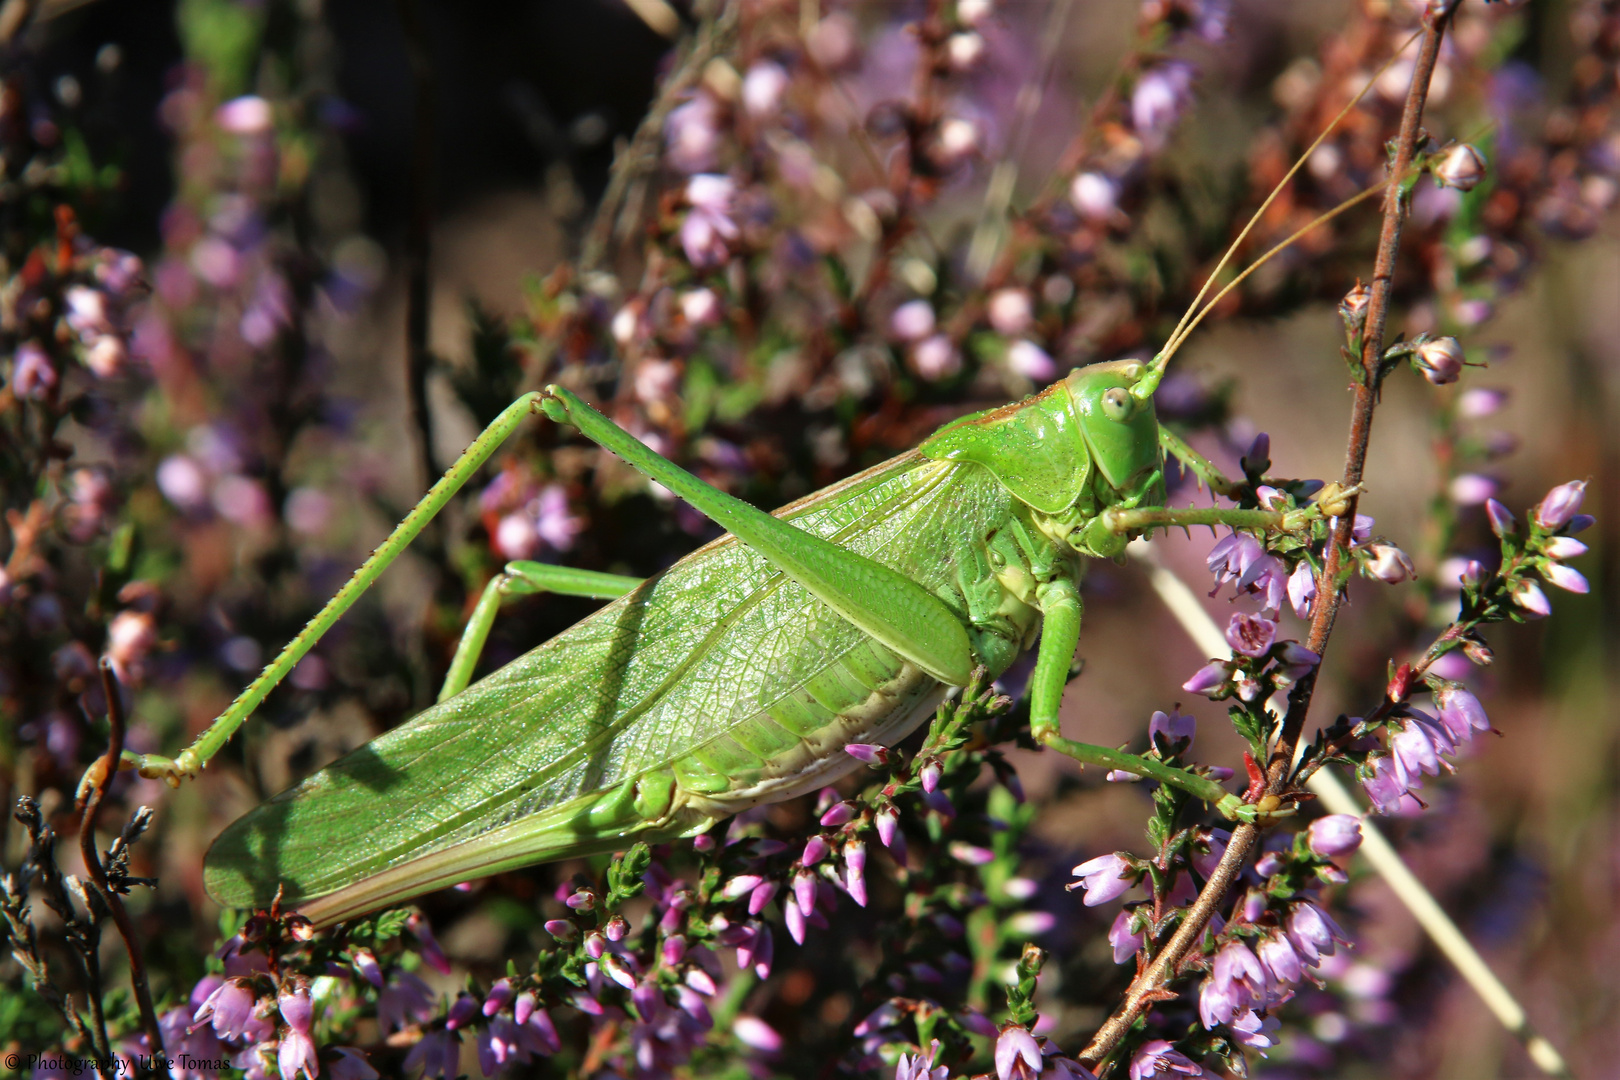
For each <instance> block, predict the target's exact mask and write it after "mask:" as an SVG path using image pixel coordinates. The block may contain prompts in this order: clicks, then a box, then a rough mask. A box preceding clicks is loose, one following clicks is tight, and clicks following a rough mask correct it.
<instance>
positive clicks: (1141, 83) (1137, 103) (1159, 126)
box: [1131, 60, 1193, 149]
mask: <svg viewBox="0 0 1620 1080" xmlns="http://www.w3.org/2000/svg"><path fill="white" fill-rule="evenodd" d="M1192 79H1193V68H1192V65H1191V64H1188V63H1186V62H1185V61H1181V60H1170V61H1167V62H1165V63H1163V64H1160V65H1158V66H1156V67H1152V68H1149V69H1148V70H1147V72H1145V73H1144V74H1143V75H1142V77H1141V78H1140V79H1138V80H1137V81H1136V89H1135V90H1133V91H1132V93H1131V124H1132V126H1133V127H1135V128H1136V133H1137V134H1138V135H1139V136H1141V138H1142V141H1143V142H1144V143H1146V144H1147V145H1148V147H1149V148H1150V149H1156V148H1158V147H1159V146H1162V145H1163V144H1164V141H1165V139H1166V138H1167V137H1168V136H1169V134H1170V129H1171V128H1172V127H1174V126H1175V124H1176V121H1177V120H1179V119H1180V118H1181V113H1182V110H1184V109H1185V108H1186V107H1187V105H1188V104H1189V103H1190V102H1191V101H1192Z"/></svg>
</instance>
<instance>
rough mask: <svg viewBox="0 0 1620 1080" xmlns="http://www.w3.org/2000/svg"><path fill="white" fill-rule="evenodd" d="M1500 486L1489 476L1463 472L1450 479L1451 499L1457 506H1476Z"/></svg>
mask: <svg viewBox="0 0 1620 1080" xmlns="http://www.w3.org/2000/svg"><path fill="white" fill-rule="evenodd" d="M1501 486H1502V485H1501V484H1499V483H1497V482H1496V481H1495V480H1493V479H1492V478H1491V477H1489V476H1482V475H1480V474H1479V473H1463V474H1462V475H1461V476H1458V477H1455V478H1454V479H1453V480H1452V481H1451V488H1450V494H1451V501H1452V502H1454V503H1456V504H1457V505H1458V506H1478V505H1479V504H1480V503H1482V502H1484V501H1485V500H1486V499H1489V498H1491V497H1492V496H1493V495H1495V494H1496V493H1497V491H1498V490H1500V489H1501Z"/></svg>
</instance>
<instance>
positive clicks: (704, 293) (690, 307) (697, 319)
mask: <svg viewBox="0 0 1620 1080" xmlns="http://www.w3.org/2000/svg"><path fill="white" fill-rule="evenodd" d="M680 304H681V316H682V317H683V318H685V319H686V321H687V322H688V323H689V324H691V325H692V326H709V325H711V324H712V323H717V322H719V321H720V297H718V296H717V295H715V291H714V290H713V289H688V290H687V291H686V292H683V293H682V294H681V298H680Z"/></svg>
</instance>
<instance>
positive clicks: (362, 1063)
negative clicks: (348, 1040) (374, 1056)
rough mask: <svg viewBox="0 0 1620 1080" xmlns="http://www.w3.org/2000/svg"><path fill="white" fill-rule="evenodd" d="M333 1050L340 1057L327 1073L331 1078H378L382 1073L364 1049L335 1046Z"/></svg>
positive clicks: (356, 1079) (340, 1079)
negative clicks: (368, 1057)
mask: <svg viewBox="0 0 1620 1080" xmlns="http://www.w3.org/2000/svg"><path fill="white" fill-rule="evenodd" d="M331 1050H332V1052H333V1053H335V1054H337V1056H338V1057H337V1060H336V1061H334V1062H332V1067H331V1072H329V1073H328V1074H327V1075H328V1076H329V1077H330V1080H377V1078H378V1076H379V1075H380V1074H379V1073H378V1072H377V1070H376V1069H373V1068H372V1067H371V1062H369V1061H367V1060H366V1055H365V1054H364V1053H363V1052H362V1051H360V1050H356V1049H355V1048H354V1047H352V1046H334V1047H331Z"/></svg>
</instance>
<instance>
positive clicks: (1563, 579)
mask: <svg viewBox="0 0 1620 1080" xmlns="http://www.w3.org/2000/svg"><path fill="white" fill-rule="evenodd" d="M1577 542H1578V541H1577ZM1541 576H1542V577H1544V578H1546V579H1547V584H1549V585H1556V586H1558V587H1559V588H1560V589H1563V590H1564V591H1565V592H1572V593H1584V592H1586V591H1588V589H1590V588H1591V586H1589V585H1587V583H1586V577H1585V575H1583V574H1582V573H1581V572H1580V571H1579V570H1576V569H1573V568H1571V567H1568V566H1565V565H1564V564H1563V563H1547V564H1546V565H1545V566H1543V567H1542V568H1541Z"/></svg>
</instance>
